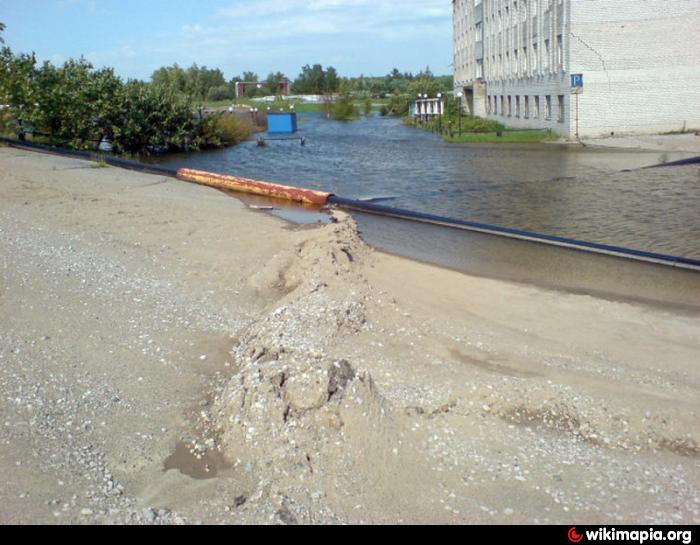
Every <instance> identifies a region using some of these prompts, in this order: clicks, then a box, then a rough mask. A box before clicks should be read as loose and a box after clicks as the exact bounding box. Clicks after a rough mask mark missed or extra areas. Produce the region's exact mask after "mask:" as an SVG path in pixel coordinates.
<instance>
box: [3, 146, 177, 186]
mask: <svg viewBox="0 0 700 545" xmlns="http://www.w3.org/2000/svg"><path fill="white" fill-rule="evenodd" d="M0 142H4V143H5V144H8V145H10V146H12V147H13V148H18V149H26V150H29V151H41V152H43V153H50V154H53V155H60V156H62V157H73V158H75V159H84V160H87V161H98V162H104V163H105V164H107V165H111V166H114V167H119V168H125V169H128V170H135V171H137V172H144V173H146V174H159V175H162V176H171V177H173V178H175V177H176V176H177V169H174V168H170V167H163V166H159V165H149V164H148V163H140V162H139V161H130V160H128V159H120V158H118V157H113V156H111V155H106V154H102V153H96V152H92V151H80V150H72V149H65V148H58V147H55V146H49V145H46V144H37V143H36V142H26V141H24V142H21V141H19V140H13V139H11V138H5V137H3V136H0Z"/></svg>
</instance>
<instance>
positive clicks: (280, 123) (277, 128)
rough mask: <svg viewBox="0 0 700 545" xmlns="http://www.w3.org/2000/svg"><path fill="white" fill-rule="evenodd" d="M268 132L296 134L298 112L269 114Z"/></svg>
mask: <svg viewBox="0 0 700 545" xmlns="http://www.w3.org/2000/svg"><path fill="white" fill-rule="evenodd" d="M267 132H268V134H294V133H295V132H297V114H296V113H279V114H277V113H269V114H267Z"/></svg>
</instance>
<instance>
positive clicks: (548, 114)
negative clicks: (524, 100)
mask: <svg viewBox="0 0 700 545" xmlns="http://www.w3.org/2000/svg"><path fill="white" fill-rule="evenodd" d="M544 118H545V119H547V120H548V121H549V120H551V119H552V95H547V96H546V97H545V103H544Z"/></svg>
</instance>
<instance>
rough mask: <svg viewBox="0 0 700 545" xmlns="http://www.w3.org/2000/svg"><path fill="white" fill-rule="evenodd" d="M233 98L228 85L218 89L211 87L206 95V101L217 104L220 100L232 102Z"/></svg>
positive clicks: (233, 94) (233, 95)
mask: <svg viewBox="0 0 700 545" xmlns="http://www.w3.org/2000/svg"><path fill="white" fill-rule="evenodd" d="M234 98H235V92H234V90H233V89H232V87H231V86H230V85H222V86H220V87H213V88H211V89H209V92H208V93H207V101H210V102H218V101H221V100H233V99H234Z"/></svg>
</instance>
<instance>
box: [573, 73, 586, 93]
mask: <svg viewBox="0 0 700 545" xmlns="http://www.w3.org/2000/svg"><path fill="white" fill-rule="evenodd" d="M571 90H572V91H573V92H575V93H581V92H583V74H571Z"/></svg>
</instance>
